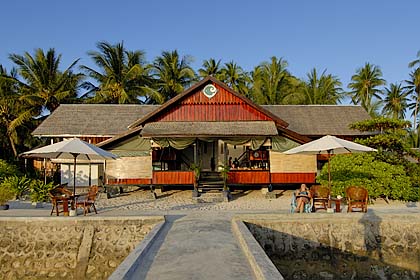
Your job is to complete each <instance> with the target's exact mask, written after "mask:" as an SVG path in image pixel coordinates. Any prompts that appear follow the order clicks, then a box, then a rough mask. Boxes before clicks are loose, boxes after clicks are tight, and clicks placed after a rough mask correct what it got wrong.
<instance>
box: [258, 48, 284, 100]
mask: <svg viewBox="0 0 420 280" xmlns="http://www.w3.org/2000/svg"><path fill="white" fill-rule="evenodd" d="M287 66H288V64H287V61H286V60H284V59H283V58H279V59H278V58H277V57H275V56H273V57H271V59H270V62H263V63H261V64H260V65H258V66H257V67H255V68H254V71H253V72H252V73H251V75H252V81H253V83H252V88H251V94H252V97H253V98H252V99H253V100H255V102H256V103H258V104H271V105H274V104H283V100H284V98H285V97H286V96H287V95H286V94H285V91H286V87H287V86H288V78H289V77H290V74H289V72H288V71H287V69H286V68H287Z"/></svg>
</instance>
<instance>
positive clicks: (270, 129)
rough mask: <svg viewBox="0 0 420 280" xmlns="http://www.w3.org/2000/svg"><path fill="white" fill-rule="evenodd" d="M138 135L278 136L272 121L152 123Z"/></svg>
mask: <svg viewBox="0 0 420 280" xmlns="http://www.w3.org/2000/svg"><path fill="white" fill-rule="evenodd" d="M140 134H141V135H142V136H143V137H235V136H260V137H261V136H275V135H278V131H277V128H276V125H275V123H274V122H273V121H237V122H152V123H147V124H146V125H145V126H144V127H143V129H142V131H141V133H140Z"/></svg>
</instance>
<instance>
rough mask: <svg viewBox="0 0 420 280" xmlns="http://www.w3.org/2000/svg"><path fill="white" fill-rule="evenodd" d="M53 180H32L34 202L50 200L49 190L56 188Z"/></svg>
mask: <svg viewBox="0 0 420 280" xmlns="http://www.w3.org/2000/svg"><path fill="white" fill-rule="evenodd" d="M55 187H56V185H55V184H54V183H53V182H50V183H48V184H45V183H44V182H43V181H41V180H38V179H35V180H32V182H31V186H30V188H31V200H32V201H33V202H45V201H49V200H50V196H49V195H48V192H49V191H50V190H52V189H53V188H55Z"/></svg>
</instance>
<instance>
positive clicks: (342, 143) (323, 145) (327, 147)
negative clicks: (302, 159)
mask: <svg viewBox="0 0 420 280" xmlns="http://www.w3.org/2000/svg"><path fill="white" fill-rule="evenodd" d="M375 151H376V149H373V148H370V147H367V146H363V145H360V144H357V143H354V142H351V141H347V140H344V139H340V138H337V137H335V136H331V135H327V136H324V137H322V138H319V139H317V140H314V141H311V142H309V143H306V144H303V145H301V146H298V147H296V148H293V149H290V150H288V151H285V152H284V153H285V154H311V155H314V154H315V155H316V154H328V187H331V170H330V156H331V154H348V153H363V152H375Z"/></svg>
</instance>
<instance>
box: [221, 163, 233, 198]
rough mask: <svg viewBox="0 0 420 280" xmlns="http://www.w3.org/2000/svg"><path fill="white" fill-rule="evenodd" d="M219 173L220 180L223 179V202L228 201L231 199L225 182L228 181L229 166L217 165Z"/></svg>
mask: <svg viewBox="0 0 420 280" xmlns="http://www.w3.org/2000/svg"><path fill="white" fill-rule="evenodd" d="M219 171H220V176H222V179H223V197H224V199H225V201H229V199H230V198H231V197H230V191H229V188H228V186H227V181H228V179H229V172H230V166H229V165H227V164H225V165H219Z"/></svg>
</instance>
